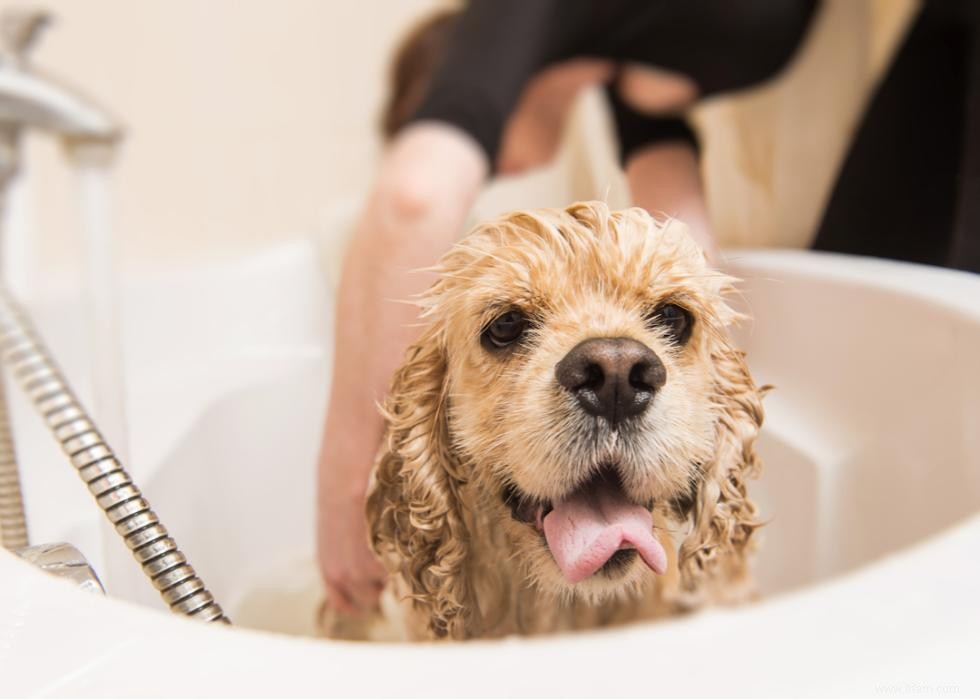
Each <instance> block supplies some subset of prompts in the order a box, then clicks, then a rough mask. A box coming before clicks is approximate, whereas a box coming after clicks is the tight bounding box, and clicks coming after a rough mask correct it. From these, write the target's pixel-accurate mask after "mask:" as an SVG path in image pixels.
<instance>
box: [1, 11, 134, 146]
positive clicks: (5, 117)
mask: <svg viewBox="0 0 980 699" xmlns="http://www.w3.org/2000/svg"><path fill="white" fill-rule="evenodd" d="M47 23H48V22H47V17H46V15H44V14H42V13H38V12H20V11H12V12H6V13H4V15H3V17H2V18H0V28H2V31H0V44H2V45H0V124H2V125H3V126H5V127H7V129H15V130H21V129H23V128H25V127H26V128H35V129H40V130H42V131H48V132H51V133H52V134H54V135H56V136H59V137H61V138H63V139H65V140H66V141H67V142H68V143H69V144H73V143H77V142H79V141H85V142H92V141H95V142H114V141H116V140H118V138H119V137H120V135H121V128H120V127H119V125H118V123H117V121H116V120H115V119H114V118H112V117H111V116H110V115H109V114H108V113H107V112H106V111H104V110H103V109H101V108H100V107H98V106H96V105H95V103H93V102H91V101H90V100H87V99H85V98H84V97H82V96H81V95H80V94H79V93H78V92H77V91H75V90H71V89H69V88H67V87H65V86H63V85H62V84H60V83H59V82H58V81H56V80H54V79H51V78H49V77H47V76H45V75H44V74H43V73H41V72H39V71H37V70H34V69H33V68H31V66H30V65H29V61H28V57H27V54H28V51H29V50H30V48H31V46H32V45H33V44H34V43H35V42H36V40H37V35H38V33H39V32H40V31H41V29H42V28H43V27H44V26H45V25H46V24H47Z"/></svg>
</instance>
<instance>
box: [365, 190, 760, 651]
mask: <svg viewBox="0 0 980 699" xmlns="http://www.w3.org/2000/svg"><path fill="white" fill-rule="evenodd" d="M438 270H439V272H440V277H439V280H438V281H437V282H436V283H435V284H434V285H433V287H432V288H431V289H430V290H429V292H427V294H426V295H425V296H424V297H423V300H422V305H423V309H424V310H423V317H424V318H425V320H426V322H427V325H426V327H425V330H424V331H423V333H422V335H421V337H420V338H419V340H418V341H417V342H416V343H415V344H414V345H413V346H412V347H411V348H410V349H409V350H408V352H407V355H406V359H405V362H404V364H403V365H402V366H401V368H400V369H399V370H398V371H397V372H396V374H395V377H394V380H393V383H392V389H391V392H390V394H389V397H388V399H387V401H386V402H385V406H384V414H385V418H386V420H387V436H386V440H385V443H384V445H383V448H382V451H381V454H380V457H379V460H378V463H377V465H376V468H375V471H374V480H373V484H372V489H371V492H370V495H369V499H368V507H367V515H368V520H369V524H370V531H371V537H372V545H373V547H374V549H375V550H376V552H377V553H378V554H379V556H380V557H381V558H382V560H383V562H384V563H385V565H386V567H387V568H388V570H389V571H390V572H391V574H392V588H393V591H394V592H395V594H396V595H399V596H401V597H404V598H405V599H406V600H409V601H410V604H408V606H407V608H406V614H407V617H406V620H405V621H406V623H407V627H408V631H409V634H410V635H411V636H412V637H415V638H426V637H436V638H441V637H449V638H455V639H462V638H472V637H486V636H499V635H503V634H508V633H537V632H544V631H552V630H558V629H571V628H583V627H590V626H597V625H603V624H609V623H615V622H619V621H625V620H629V619H633V618H637V617H650V616H658V615H664V614H668V613H672V612H675V611H678V610H681V609H685V608H691V607H694V606H697V605H700V604H703V603H705V602H709V601H716V600H733V599H739V598H742V597H744V595H745V594H746V593H747V590H748V589H749V583H750V581H749V574H748V569H747V556H748V554H749V552H750V549H751V541H752V533H753V531H754V530H755V529H756V527H758V521H757V519H756V508H755V506H754V505H753V503H752V502H751V501H750V500H749V499H748V497H747V495H746V484H745V479H746V478H748V477H754V476H756V475H757V474H758V472H759V470H760V464H759V462H758V459H757V458H756V455H755V451H754V448H753V444H754V440H755V438H756V435H757V434H758V431H759V427H760V426H761V423H762V419H763V411H762V405H761V400H760V398H761V395H760V391H759V390H758V389H757V388H756V386H755V385H754V383H753V381H752V379H751V377H750V376H749V372H748V370H747V368H746V365H745V362H744V360H743V356H742V354H741V353H740V352H739V351H737V350H736V349H735V348H734V347H732V346H731V344H730V340H729V336H728V332H727V326H728V325H729V324H730V323H731V322H732V321H733V320H734V319H735V318H736V314H735V313H734V312H733V311H732V310H731V309H730V308H729V307H728V306H727V305H726V303H725V302H724V300H723V295H724V294H725V293H727V292H728V291H730V289H731V283H732V280H731V279H730V278H728V277H726V276H724V275H722V274H719V273H717V272H714V271H712V270H711V269H709V268H708V267H707V266H706V264H705V261H704V257H703V254H702V252H701V250H700V249H699V248H698V247H697V245H696V244H695V243H694V242H693V241H692V240H691V239H690V238H689V237H688V236H687V234H686V231H685V229H684V227H683V225H681V224H679V223H677V222H673V221H668V222H658V221H656V220H654V219H653V218H651V217H650V216H649V215H648V214H646V213H645V212H644V211H642V210H640V209H630V210H626V211H621V212H613V213H611V212H609V210H608V209H607V207H606V206H605V205H604V204H602V203H597V202H590V203H580V204H575V205H573V206H570V207H568V208H567V209H564V210H539V211H526V212H517V213H513V214H510V215H507V216H505V217H503V218H501V219H498V220H496V221H491V222H489V223H486V224H483V225H481V226H479V227H478V228H477V229H476V230H474V231H473V232H472V233H471V234H470V235H468V236H467V237H466V238H465V239H464V240H463V241H461V242H460V243H459V244H458V245H456V246H455V247H454V248H453V249H452V250H450V251H449V252H448V253H447V254H446V255H445V256H444V257H443V259H442V260H441V262H440V264H439V266H438ZM665 301H670V302H672V303H678V304H681V305H683V306H684V307H685V308H686V309H687V310H688V311H689V312H690V313H691V314H692V317H693V318H694V321H695V323H694V331H693V334H692V336H691V339H690V340H689V341H688V342H687V344H686V345H684V346H683V347H681V346H677V345H676V344H673V343H672V342H671V340H670V338H669V337H667V336H666V335H665V333H664V331H663V330H662V329H659V328H657V327H650V326H649V323H647V322H646V321H645V320H644V318H645V316H646V315H648V314H649V312H650V309H652V308H655V307H656V306H657V305H658V304H661V303H664V302H665ZM509 308H520V309H522V311H523V312H525V313H526V314H528V316H529V317H531V318H532V319H533V326H532V329H531V330H530V331H529V333H528V335H527V337H526V338H525V339H524V340H523V341H522V343H521V345H520V346H518V347H517V348H516V349H515V350H514V351H513V352H509V353H501V354H498V355H493V354H492V353H489V352H487V350H486V349H485V348H483V347H481V345H480V332H481V329H483V328H484V327H485V326H486V325H487V324H488V323H489V322H490V321H491V320H492V319H493V318H494V317H495V316H496V315H497V314H499V313H501V312H502V311H504V310H507V309H509ZM602 336H605V337H633V338H635V339H637V340H639V341H641V342H645V343H646V344H647V345H648V346H650V347H651V348H653V349H654V350H655V351H656V352H657V354H658V355H659V356H660V357H661V359H662V360H663V362H664V364H665V366H666V369H667V374H668V380H667V383H666V385H665V386H664V387H663V388H662V389H661V390H660V391H658V394H657V397H656V399H655V402H654V407H653V408H652V409H651V410H649V411H648V414H645V415H644V417H643V420H642V421H641V422H640V423H639V424H638V425H636V426H634V427H633V428H631V429H629V430H627V429H626V428H623V429H621V430H618V431H617V430H613V429H612V428H610V427H609V426H608V425H607V424H605V423H604V422H602V421H601V420H596V419H594V418H584V417H583V415H582V414H581V411H579V410H577V409H576V407H575V405H574V401H573V400H572V399H571V398H570V396H569V395H568V394H567V392H564V391H562V390H560V387H558V386H557V384H556V382H555V378H554V370H553V367H554V363H555V362H556V361H557V360H559V359H560V358H561V357H562V356H564V354H565V353H566V352H567V351H568V350H569V349H570V348H571V347H573V346H575V345H576V344H577V343H578V342H580V341H581V340H583V339H585V338H587V337H602ZM611 458H613V459H615V461H616V463H617V464H618V465H619V469H620V473H621V475H622V478H623V483H624V487H625V488H627V489H628V490H629V491H630V493H632V494H635V495H637V496H638V497H639V496H642V497H643V498H647V497H649V498H650V499H652V500H653V501H654V503H655V505H654V510H653V514H654V522H655V533H656V535H657V536H658V537H659V538H660V540H661V542H662V543H663V544H664V546H665V548H666V549H667V551H668V556H669V565H668V568H669V570H668V573H667V575H665V576H660V577H658V576H654V575H653V574H652V573H651V572H650V571H649V570H647V569H646V568H645V567H644V566H642V565H632V567H631V568H629V570H628V571H627V572H626V574H625V575H624V576H623V577H622V578H619V579H616V580H608V579H605V578H602V577H601V576H593V577H592V578H590V579H588V580H586V581H583V582H582V583H579V584H577V585H570V584H568V583H565V582H564V580H563V579H562V577H561V575H560V573H559V571H558V568H557V566H556V565H555V564H554V561H553V559H551V557H550V554H549V553H548V551H547V549H546V548H545V547H544V545H543V542H542V540H541V538H540V535H539V534H537V533H535V532H534V531H533V530H532V529H531V528H530V527H529V526H528V525H526V524H522V523H520V522H516V521H514V520H513V519H512V518H511V517H510V515H509V510H508V509H507V508H506V507H505V506H504V505H503V503H502V502H501V500H500V497H499V494H500V492H501V489H502V488H503V487H504V486H505V485H507V484H509V483H512V484H516V485H519V486H520V488H521V491H522V492H524V493H528V494H530V495H531V496H535V497H544V498H554V497H560V496H561V494H562V493H564V492H567V490H568V489H570V488H572V487H574V486H575V485H576V484H577V483H580V482H581V481H582V480H583V479H584V478H586V477H587V476H588V474H589V473H591V472H593V471H594V470H595V469H597V468H599V464H601V463H604V462H607V461H608V460H609V459H611ZM675 539H677V541H675Z"/></svg>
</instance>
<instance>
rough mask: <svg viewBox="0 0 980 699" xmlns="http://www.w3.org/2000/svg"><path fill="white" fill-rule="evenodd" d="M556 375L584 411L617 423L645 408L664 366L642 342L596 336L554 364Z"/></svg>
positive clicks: (659, 383)
mask: <svg viewBox="0 0 980 699" xmlns="http://www.w3.org/2000/svg"><path fill="white" fill-rule="evenodd" d="M555 377H556V378H557V379H558V383H560V384H561V385H562V386H564V387H565V388H566V389H568V391H570V392H571V394H572V395H573V396H575V398H576V399H578V402H579V405H580V406H581V407H582V409H583V410H584V411H585V412H587V413H588V414H589V415H596V416H599V417H604V418H605V419H606V420H607V421H608V422H609V424H611V425H616V424H618V423H619V422H620V421H621V420H624V419H626V418H628V417H632V416H634V415H639V414H640V413H642V412H643V411H644V410H646V409H647V406H648V405H650V402H651V401H652V400H653V395H654V393H656V391H657V389H659V388H660V387H661V386H663V385H664V383H666V381H667V370H666V369H665V368H664V365H663V362H661V361H660V357H658V356H657V355H656V354H655V353H654V352H653V350H651V349H650V348H649V347H647V346H646V345H644V344H643V343H642V342H638V341H636V340H633V339H630V338H628V337H595V338H592V339H590V340H585V341H583V342H580V343H579V344H577V345H576V346H575V347H574V348H572V351H571V352H569V353H568V354H566V355H565V358H564V359H562V360H561V361H560V362H558V365H557V366H556V367H555Z"/></svg>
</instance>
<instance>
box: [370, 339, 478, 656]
mask: <svg viewBox="0 0 980 699" xmlns="http://www.w3.org/2000/svg"><path fill="white" fill-rule="evenodd" d="M448 400H449V398H448V386H447V381H446V357H445V352H444V350H443V349H442V347H441V343H440V342H439V339H438V338H437V337H435V336H434V333H426V336H424V337H423V338H422V339H421V340H419V341H418V342H417V343H416V344H415V345H413V346H412V347H410V348H409V350H408V354H407V361H406V362H405V363H404V364H403V365H402V366H401V368H399V369H398V371H397V372H396V373H395V377H394V380H393V382H392V387H391V391H390V393H389V395H388V399H387V400H386V402H385V408H384V412H385V418H386V421H387V436H386V440H385V444H384V446H383V447H382V450H381V453H380V455H379V457H378V461H377V464H376V465H375V470H374V482H373V485H372V488H371V492H370V494H369V495H368V504H367V516H368V527H369V530H370V533H371V544H372V546H373V547H374V550H375V552H376V553H377V554H378V555H379V556H381V559H382V560H383V561H384V563H385V565H386V566H387V567H388V568H389V572H390V573H391V574H393V575H397V576H401V577H402V578H403V579H404V581H405V582H406V583H407V585H408V587H409V590H410V593H411V598H412V600H413V602H414V605H415V608H416V610H418V611H419V612H420V613H422V614H425V615H426V616H427V618H428V619H429V628H430V630H431V632H432V634H433V636H435V637H438V638H442V637H447V636H448V637H450V638H465V637H467V636H469V635H471V630H472V627H471V621H472V616H473V610H474V609H475V606H474V600H473V594H472V587H471V584H470V580H469V579H468V575H467V568H468V566H467V563H468V560H467V559H468V552H469V545H470V535H469V531H468V530H467V526H466V522H465V520H464V518H463V516H462V511H461V506H460V492H459V491H460V487H461V486H462V485H463V483H464V478H463V477H462V474H461V473H460V464H459V461H458V460H457V458H456V457H455V456H454V454H453V451H452V447H451V444H450V437H449V425H448V417H447V411H448V408H449V405H448Z"/></svg>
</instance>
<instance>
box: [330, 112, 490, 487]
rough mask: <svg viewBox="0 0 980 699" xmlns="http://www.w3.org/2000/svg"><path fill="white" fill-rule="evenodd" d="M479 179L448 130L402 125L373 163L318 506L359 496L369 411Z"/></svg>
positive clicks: (343, 294)
mask: <svg viewBox="0 0 980 699" xmlns="http://www.w3.org/2000/svg"><path fill="white" fill-rule="evenodd" d="M485 176H486V163H485V158H484V156H483V154H482V152H481V151H480V150H479V149H478V147H477V146H476V145H475V143H472V142H469V141H468V140H467V137H465V136H464V135H463V134H461V133H459V132H456V131H455V130H453V129H452V128H451V127H444V126H439V125H423V124H420V125H418V126H415V127H411V128H409V129H406V131H405V132H404V134H403V136H400V137H399V139H398V140H397V141H396V143H395V144H394V145H393V146H392V149H391V151H390V152H389V154H388V155H387V156H386V158H385V160H384V161H383V163H382V166H381V173H380V176H379V178H378V185H377V187H376V189H375V191H374V192H373V194H372V196H371V198H370V200H369V202H368V205H367V206H366V208H365V210H364V213H363V214H362V217H361V219H360V221H359V223H358V225H357V228H356V229H355V232H354V235H353V238H352V240H351V243H350V246H349V248H348V251H347V255H346V257H345V261H344V269H343V275H342V278H341V283H340V289H339V293H338V302H337V316H336V334H335V337H336V343H335V347H336V350H335V356H334V371H333V382H332V385H331V392H330V401H329V405H328V410H327V423H326V430H325V437H324V445H323V455H322V458H321V462H320V470H321V474H320V475H321V484H323V483H324V481H329V484H328V486H329V487H323V485H321V488H320V495H321V502H322V501H323V500H324V499H327V500H330V499H336V498H344V497H350V496H357V495H360V494H363V491H364V488H365V487H366V485H367V478H368V472H369V470H370V468H371V464H372V462H373V460H374V456H375V451H376V449H377V447H378V445H379V444H380V440H381V438H382V430H383V424H382V419H381V417H380V415H379V413H378V410H377V403H378V402H380V401H381V400H382V398H383V397H384V394H385V392H386V390H387V388H388V382H389V380H390V377H391V374H392V372H393V371H394V370H395V368H396V367H397V366H398V364H399V363H400V362H401V360H402V355H403V354H404V351H405V348H406V347H407V346H408V345H409V344H410V343H411V341H412V340H413V339H414V337H415V336H416V333H417V328H416V327H415V325H416V324H417V317H418V311H417V309H416V307H415V306H414V305H412V304H411V303H410V301H411V299H412V297H413V296H415V295H417V294H419V293H420V292H422V291H424V290H425V289H426V288H427V287H428V286H429V285H430V284H431V282H432V274H431V273H430V272H422V271H417V270H420V268H424V267H430V266H431V265H433V264H434V263H435V262H436V260H437V259H438V258H439V257H440V255H441V254H442V253H443V252H445V251H446V249H448V248H449V246H450V245H451V244H452V241H453V240H454V239H455V237H456V236H457V235H458V234H459V232H460V230H461V228H462V226H463V224H464V222H465V218H466V215H467V213H468V211H469V208H470V206H471V204H472V201H473V199H474V198H475V196H476V194H477V192H478V191H479V189H480V186H481V184H482V182H483V179H484V178H485Z"/></svg>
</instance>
